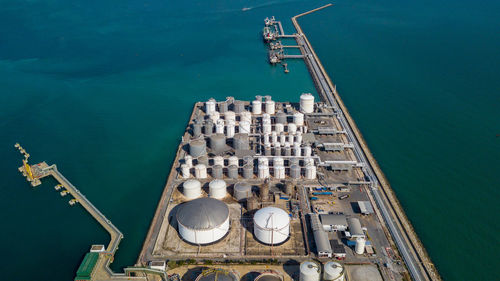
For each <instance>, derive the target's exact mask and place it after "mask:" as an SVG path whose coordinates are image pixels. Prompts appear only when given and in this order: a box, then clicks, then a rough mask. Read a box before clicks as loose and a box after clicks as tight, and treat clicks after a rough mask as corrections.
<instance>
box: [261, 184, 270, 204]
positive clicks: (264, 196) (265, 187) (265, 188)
mask: <svg viewBox="0 0 500 281" xmlns="http://www.w3.org/2000/svg"><path fill="white" fill-rule="evenodd" d="M259 195H260V200H262V201H267V200H268V199H269V184H267V183H263V184H261V185H260V188H259Z"/></svg>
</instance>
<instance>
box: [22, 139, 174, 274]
mask: <svg viewBox="0 0 500 281" xmlns="http://www.w3.org/2000/svg"><path fill="white" fill-rule="evenodd" d="M16 148H21V149H20V152H21V153H23V151H24V149H22V147H21V146H20V145H19V144H16ZM23 154H25V153H23ZM28 155H29V154H28ZM28 157H29V156H28ZM19 171H20V172H21V173H22V174H23V175H24V176H25V177H26V180H27V181H28V182H30V184H31V185H32V186H33V187H35V186H39V185H40V184H41V183H42V182H41V181H42V179H43V178H46V177H53V178H54V179H55V180H56V181H57V182H58V184H57V185H56V186H55V189H56V190H61V189H62V190H63V191H62V192H61V195H63V194H64V195H66V194H70V195H71V196H72V197H73V198H74V199H71V200H69V204H70V205H74V204H76V203H80V205H82V207H83V208H84V209H85V210H86V211H87V212H88V213H89V214H90V215H91V216H92V217H93V218H94V219H95V220H96V221H97V222H98V223H99V224H100V225H101V226H102V227H103V228H104V229H105V230H106V231H107V232H108V233H109V235H110V241H109V244H108V246H107V247H106V249H105V250H104V251H99V254H98V255H99V258H98V259H97V261H96V262H95V263H94V266H93V269H92V276H91V280H96V281H105V280H137V281H146V280H147V278H146V277H145V274H146V273H149V274H156V275H160V276H164V275H165V273H164V272H160V271H155V270H153V269H149V268H126V269H125V273H115V272H113V271H112V270H111V269H110V268H109V265H110V264H111V263H112V262H113V258H114V255H115V253H116V251H117V250H118V245H119V244H120V241H121V240H122V239H123V234H122V233H121V232H120V230H119V229H118V228H117V227H116V226H115V225H114V224H113V223H112V222H111V221H110V220H109V219H108V218H106V216H104V214H103V213H101V211H99V209H97V207H95V206H94V205H93V204H92V202H90V200H89V199H87V197H85V195H83V194H82V193H81V192H80V190H78V189H77V188H76V187H75V186H74V185H73V184H72V183H71V182H70V181H69V180H68V179H67V178H66V177H65V176H64V175H63V174H62V173H61V172H60V171H59V170H58V169H57V166H56V165H55V164H54V165H48V164H47V163H46V162H40V163H38V164H34V165H30V164H28V161H27V158H26V159H25V160H23V165H22V166H21V167H19ZM131 272H133V273H134V274H136V276H133V277H132V276H130V275H131ZM137 273H139V276H138V275H137ZM141 274H142V275H144V276H140V275H141ZM164 280H166V277H165V278H164Z"/></svg>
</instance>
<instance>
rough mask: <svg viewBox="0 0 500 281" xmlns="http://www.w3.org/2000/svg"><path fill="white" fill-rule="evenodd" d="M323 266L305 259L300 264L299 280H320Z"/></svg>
mask: <svg viewBox="0 0 500 281" xmlns="http://www.w3.org/2000/svg"><path fill="white" fill-rule="evenodd" d="M320 275H321V267H320V265H319V264H317V263H315V262H313V261H305V262H303V263H301V264H300V275H299V281H319V280H320Z"/></svg>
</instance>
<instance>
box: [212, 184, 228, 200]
mask: <svg viewBox="0 0 500 281" xmlns="http://www.w3.org/2000/svg"><path fill="white" fill-rule="evenodd" d="M208 190H209V194H210V197H211V198H215V199H222V198H224V197H226V193H227V191H226V182H225V181H223V180H213V181H211V182H210V183H209V184H208Z"/></svg>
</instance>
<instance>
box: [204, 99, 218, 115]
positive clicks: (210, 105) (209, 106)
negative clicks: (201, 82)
mask: <svg viewBox="0 0 500 281" xmlns="http://www.w3.org/2000/svg"><path fill="white" fill-rule="evenodd" d="M215 104H216V103H215V100H214V99H209V100H208V101H207V102H205V113H206V114H207V115H210V114H212V113H214V112H215Z"/></svg>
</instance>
